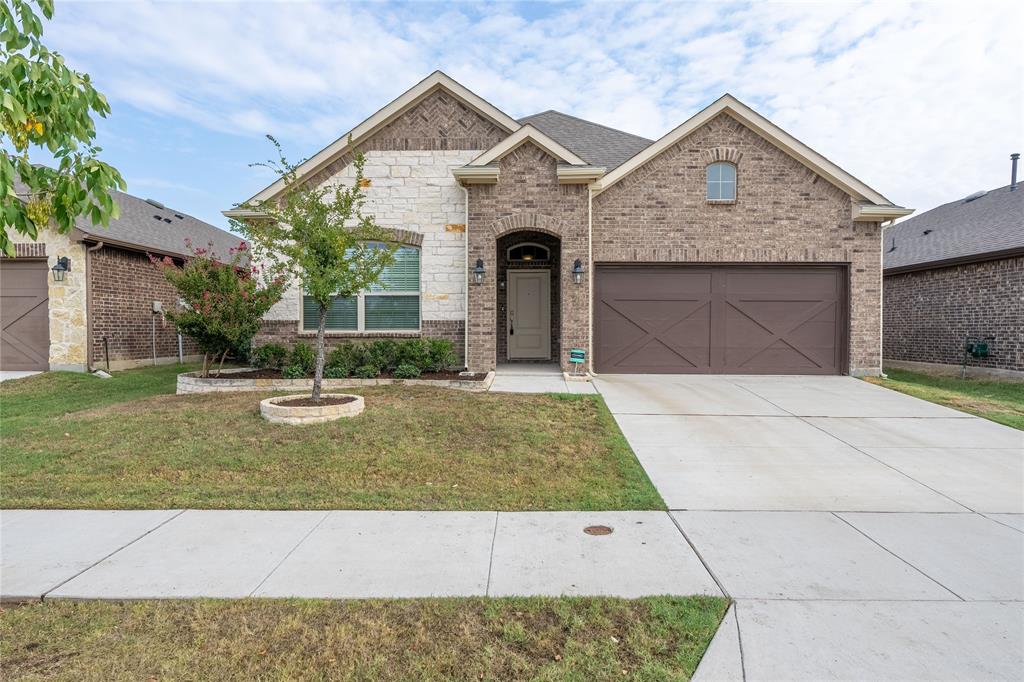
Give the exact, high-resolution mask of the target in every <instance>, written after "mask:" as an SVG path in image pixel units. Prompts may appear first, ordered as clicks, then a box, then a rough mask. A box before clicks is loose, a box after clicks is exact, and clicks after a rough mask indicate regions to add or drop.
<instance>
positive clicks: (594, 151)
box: [519, 110, 653, 170]
mask: <svg viewBox="0 0 1024 682" xmlns="http://www.w3.org/2000/svg"><path fill="white" fill-rule="evenodd" d="M519 122H520V123H522V124H523V125H527V124H529V125H532V126H534V127H536V128H537V129H538V130H540V131H541V132H543V133H544V134H546V135H548V136H550V137H551V138H552V139H555V140H557V141H558V142H559V143H561V144H562V145H564V146H565V147H566V148H568V149H571V150H572V151H573V152H575V153H576V154H578V155H579V156H580V157H581V158H583V159H585V160H586V161H587V163H590V164H593V165H595V166H603V167H605V168H607V169H609V170H611V169H613V168H616V167H618V166H621V165H622V164H623V163H625V162H626V161H627V160H629V159H630V158H632V157H633V156H636V155H637V154H638V153H640V152H641V151H643V150H644V149H646V148H647V147H649V146H650V145H651V144H652V142H653V141H652V140H648V139H647V138H645V137H640V136H639V135H633V134H632V133H627V132H624V131H622V130H616V129H615V128H609V127H608V126H604V125H601V124H599V123H593V122H591V121H585V120H583V119H581V118H577V117H575V116H570V115H568V114H563V113H561V112H559V111H553V110H548V111H542V112H540V113H539V114H533V115H532V116H527V117H525V118H521V119H519Z"/></svg>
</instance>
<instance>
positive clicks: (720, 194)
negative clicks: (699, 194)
mask: <svg viewBox="0 0 1024 682" xmlns="http://www.w3.org/2000/svg"><path fill="white" fill-rule="evenodd" d="M735 200H736V166H734V165H733V164H731V163H727V162H725V161H719V162H717V163H713V164H711V165H710V166H708V201H735Z"/></svg>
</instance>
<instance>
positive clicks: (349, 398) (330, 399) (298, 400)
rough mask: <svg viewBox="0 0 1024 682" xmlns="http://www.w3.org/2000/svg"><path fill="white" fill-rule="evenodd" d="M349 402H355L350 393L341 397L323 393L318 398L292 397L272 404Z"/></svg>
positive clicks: (338, 403) (285, 405) (314, 405)
mask: <svg viewBox="0 0 1024 682" xmlns="http://www.w3.org/2000/svg"><path fill="white" fill-rule="evenodd" d="M351 402H355V398H353V397H352V396H350V395H349V396H345V397H343V398H337V397H335V396H329V395H324V396H320V400H313V399H312V398H292V399H291V400H278V401H277V402H276V403H274V404H275V405H281V406H283V407H323V406H328V405H346V404H348V403H351Z"/></svg>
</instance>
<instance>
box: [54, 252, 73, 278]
mask: <svg viewBox="0 0 1024 682" xmlns="http://www.w3.org/2000/svg"><path fill="white" fill-rule="evenodd" d="M50 270H51V271H53V281H54V282H63V281H64V275H66V274H67V273H69V272H71V259H70V258H68V257H67V256H61V257H60V258H58V259H57V263H56V264H55V265H54V266H53V267H52V268H50Z"/></svg>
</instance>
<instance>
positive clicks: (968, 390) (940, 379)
mask: <svg viewBox="0 0 1024 682" xmlns="http://www.w3.org/2000/svg"><path fill="white" fill-rule="evenodd" d="M885 373H886V374H887V375H888V377H889V378H888V379H880V378H875V377H870V378H868V381H870V382H871V383H873V384H878V385H879V386H885V387H886V388H891V389H893V390H894V391H899V392H901V393H906V394H907V395H912V396H914V397H915V398H921V399H923V400H928V401H931V402H933V403H938V404H939V405H945V406H946V407H952V408H953V409H956V410H960V411H961V412H968V413H970V414H975V415H977V416H979V417H984V418H985V419H991V420H992V421H994V422H999V423H1000V424H1006V425H1007V426H1012V427H1013V428H1015V429H1021V430H1024V382H1019V381H1016V382H1015V381H997V380H985V379H973V378H969V379H960V378H959V377H951V376H935V375H931V374H923V373H920V372H911V371H907V370H904V369H887V370H885Z"/></svg>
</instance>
